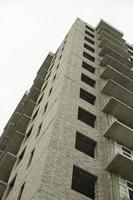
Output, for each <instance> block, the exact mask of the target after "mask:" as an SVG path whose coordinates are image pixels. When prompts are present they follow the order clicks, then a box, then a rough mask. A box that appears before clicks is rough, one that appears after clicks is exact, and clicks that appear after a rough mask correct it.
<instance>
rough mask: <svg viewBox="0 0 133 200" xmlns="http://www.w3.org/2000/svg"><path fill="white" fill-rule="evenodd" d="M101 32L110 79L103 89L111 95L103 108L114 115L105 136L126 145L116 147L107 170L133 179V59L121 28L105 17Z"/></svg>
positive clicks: (105, 71) (102, 62)
mask: <svg viewBox="0 0 133 200" xmlns="http://www.w3.org/2000/svg"><path fill="white" fill-rule="evenodd" d="M97 33H98V40H99V44H98V45H99V48H100V51H99V56H100V65H101V74H100V76H101V78H103V79H105V80H106V81H105V85H104V87H103V88H102V90H101V92H102V93H103V94H105V95H107V96H108V99H107V100H106V102H105V105H104V106H103V108H102V111H103V112H104V113H107V114H110V115H112V116H113V117H114V120H113V122H112V123H111V124H109V126H108V127H107V129H106V130H105V131H104V133H103V136H104V137H106V138H109V139H112V140H113V141H114V144H115V143H116V142H117V144H118V146H119V144H121V146H122V148H121V149H122V150H123V149H124V150H123V151H122V150H120V149H119V150H118V151H114V155H113V158H112V159H111V160H110V161H109V163H108V164H107V166H106V170H107V171H109V172H111V173H115V174H118V175H119V176H121V177H123V178H126V179H128V180H130V181H133V173H132V169H133V153H132V150H133V71H131V68H132V67H133V63H132V62H131V61H130V59H129V58H130V54H129V52H128V51H127V45H126V44H125V40H124V39H123V38H122V36H123V34H122V33H121V32H119V31H118V30H116V29H115V28H113V27H111V26H110V25H108V24H107V23H105V22H104V21H101V22H100V23H99V25H98V27H97ZM114 147H115V145H114ZM130 152H131V154H130Z"/></svg>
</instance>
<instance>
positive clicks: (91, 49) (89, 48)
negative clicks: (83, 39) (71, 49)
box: [84, 43, 95, 53]
mask: <svg viewBox="0 0 133 200" xmlns="http://www.w3.org/2000/svg"><path fill="white" fill-rule="evenodd" d="M84 48H85V49H87V50H89V51H91V52H92V53H94V52H95V49H93V48H92V47H90V46H89V45H88V44H86V43H85V44H84Z"/></svg>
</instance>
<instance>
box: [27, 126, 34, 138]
mask: <svg viewBox="0 0 133 200" xmlns="http://www.w3.org/2000/svg"><path fill="white" fill-rule="evenodd" d="M32 130H33V126H32V127H31V128H30V130H29V131H28V133H27V134H26V140H27V139H28V138H29V137H30V135H31V133H32Z"/></svg>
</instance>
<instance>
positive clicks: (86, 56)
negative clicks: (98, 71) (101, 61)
mask: <svg viewBox="0 0 133 200" xmlns="http://www.w3.org/2000/svg"><path fill="white" fill-rule="evenodd" d="M83 56H84V57H85V58H87V59H89V60H90V61H92V62H94V61H95V58H94V57H93V56H91V55H90V54H88V53H86V52H83Z"/></svg>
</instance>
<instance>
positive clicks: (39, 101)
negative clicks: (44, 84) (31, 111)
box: [38, 94, 44, 105]
mask: <svg viewBox="0 0 133 200" xmlns="http://www.w3.org/2000/svg"><path fill="white" fill-rule="evenodd" d="M43 95H44V94H43ZM43 95H42V96H41V97H40V99H39V100H38V105H39V104H40V103H41V101H42V99H43Z"/></svg>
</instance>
